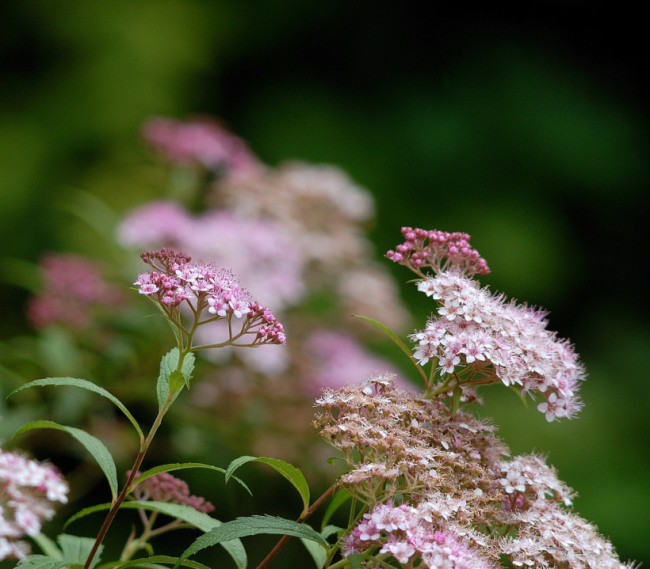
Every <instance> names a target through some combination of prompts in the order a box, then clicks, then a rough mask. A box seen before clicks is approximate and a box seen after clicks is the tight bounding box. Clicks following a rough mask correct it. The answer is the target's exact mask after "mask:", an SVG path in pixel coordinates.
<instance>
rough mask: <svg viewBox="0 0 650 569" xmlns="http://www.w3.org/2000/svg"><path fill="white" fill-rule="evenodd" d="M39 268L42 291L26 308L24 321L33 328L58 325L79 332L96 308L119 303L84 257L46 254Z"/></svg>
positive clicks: (95, 267) (94, 266) (92, 265)
mask: <svg viewBox="0 0 650 569" xmlns="http://www.w3.org/2000/svg"><path fill="white" fill-rule="evenodd" d="M40 269H41V274H42V279H43V286H42V292H41V293H40V294H39V296H37V297H34V298H32V299H31V300H30V302H29V305H28V307H27V315H28V318H29V319H30V320H31V322H32V324H33V325H34V326H36V327H37V328H42V327H44V326H48V325H51V324H59V325H61V326H65V327H67V328H70V329H72V330H83V329H85V328H88V327H89V326H90V324H91V323H92V321H93V315H94V314H96V312H97V311H98V310H99V309H101V308H107V307H114V306H116V305H117V304H119V303H120V302H121V300H122V298H121V294H120V293H119V291H118V290H117V289H116V288H114V287H113V286H111V285H110V284H108V283H107V282H106V281H105V280H104V279H103V278H102V275H101V271H100V269H99V267H98V266H97V265H96V264H95V263H93V262H92V261H90V260H89V259H86V258H84V257H80V256H77V255H72V254H60V253H50V254H48V255H46V256H45V257H44V258H43V259H42V260H41V262H40Z"/></svg>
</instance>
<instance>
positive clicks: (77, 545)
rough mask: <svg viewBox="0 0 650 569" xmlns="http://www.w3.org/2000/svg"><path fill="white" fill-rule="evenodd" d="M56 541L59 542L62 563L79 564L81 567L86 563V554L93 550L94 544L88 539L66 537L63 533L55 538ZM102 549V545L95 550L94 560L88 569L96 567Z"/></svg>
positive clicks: (72, 536) (93, 541)
mask: <svg viewBox="0 0 650 569" xmlns="http://www.w3.org/2000/svg"><path fill="white" fill-rule="evenodd" d="M57 541H58V542H59V546H60V547H61V552H62V553H63V559H64V561H67V562H68V563H79V564H80V565H82V566H83V565H84V563H85V562H86V559H87V558H88V554H89V553H90V551H91V549H92V548H93V545H94V544H95V540H94V539H91V538H90V537H79V536H76V535H68V534H65V533H62V534H61V535H60V536H59V537H58V538H57ZM103 549H104V547H103V546H102V545H100V546H99V548H98V549H97V553H96V554H95V558H94V559H93V561H92V563H91V564H90V569H92V568H93V567H95V565H97V563H98V562H99V558H100V556H101V554H102V550H103Z"/></svg>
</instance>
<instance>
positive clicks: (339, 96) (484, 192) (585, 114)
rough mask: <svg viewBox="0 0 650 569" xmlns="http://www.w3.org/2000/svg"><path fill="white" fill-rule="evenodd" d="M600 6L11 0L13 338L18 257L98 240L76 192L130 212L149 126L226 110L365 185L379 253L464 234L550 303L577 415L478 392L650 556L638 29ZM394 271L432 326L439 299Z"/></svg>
mask: <svg viewBox="0 0 650 569" xmlns="http://www.w3.org/2000/svg"><path fill="white" fill-rule="evenodd" d="M432 7H433V9H432V10H431V8H432ZM610 9H611V8H610ZM593 10H594V8H592V7H591V6H590V5H588V4H587V3H581V2H548V3H543V4H540V5H538V6H534V5H528V6H526V7H522V8H521V11H519V12H515V13H510V12H508V14H507V15H504V14H503V13H499V12H500V11H499V10H497V9H496V8H495V7H494V6H489V7H484V8H483V9H481V10H480V11H477V12H472V11H470V10H467V9H465V10H461V9H460V8H458V9H453V8H451V7H450V6H447V5H445V6H438V5H435V4H433V5H431V4H426V9H425V3H413V4H410V3H407V4H399V5H398V4H395V3H393V4H383V5H380V4H378V3H375V2H353V3H350V2H342V1H339V0H332V1H330V2H320V3H317V2H299V1H296V0H281V1H280V0H274V1H257V0H248V1H246V0H241V1H223V0H205V1H200V0H140V1H139V2H129V1H127V0H113V1H111V2H101V1H95V0H92V1H74V0H71V1H66V0H61V1H59V2H47V1H37V0H27V1H15V2H11V1H10V2H2V3H0V65H1V68H2V76H1V77H2V79H1V81H2V87H1V90H0V232H1V239H2V253H1V254H0V257H2V258H3V259H5V261H6V263H8V264H7V265H6V267H11V270H10V271H9V270H7V271H5V269H3V271H2V272H3V273H5V278H3V279H2V281H3V282H1V283H0V287H1V293H0V294H1V298H2V321H1V322H0V339H2V340H4V339H7V338H10V337H12V336H14V335H16V334H18V333H23V332H25V331H28V326H27V324H26V321H25V319H24V306H25V301H26V299H27V295H28V292H27V290H26V289H25V288H24V287H20V286H17V283H15V282H12V280H13V281H16V280H20V279H17V278H16V275H19V274H20V270H19V268H20V261H29V262H33V261H36V260H37V259H38V258H40V256H41V255H42V254H43V253H44V252H46V251H66V250H71V249H72V250H74V251H75V252H78V253H83V254H90V255H92V254H97V253H96V252H97V251H98V250H101V249H100V248H98V247H97V246H96V245H95V244H94V243H93V236H92V233H89V234H88V235H87V237H86V238H80V235H86V234H85V233H83V232H84V229H83V228H81V227H80V226H79V223H78V222H76V221H75V220H74V219H73V217H72V216H71V215H70V212H69V204H70V203H71V202H74V199H75V198H74V196H76V195H77V192H79V191H80V190H83V191H84V192H88V193H91V194H93V195H95V196H98V197H100V198H101V199H102V200H103V201H105V202H106V203H107V204H109V205H110V206H111V207H112V208H113V209H115V210H116V211H119V212H123V211H126V210H127V209H128V208H130V207H132V206H134V205H137V204H138V203H141V202H143V201H145V200H147V199H150V198H151V197H152V196H154V195H155V189H154V185H155V183H156V178H155V176H152V175H151V173H150V170H149V169H148V168H146V167H143V148H142V144H141V142H140V139H139V127H140V125H141V123H142V122H143V121H144V120H145V119H147V118H149V117H151V116H153V115H165V116H170V117H174V118H185V117H188V116H192V115H211V116H217V117H219V118H220V119H221V120H223V121H224V123H225V124H226V125H227V126H228V127H229V128H230V129H231V130H232V131H233V132H235V133H236V134H238V135H239V136H241V137H243V138H244V139H245V140H246V141H247V142H248V143H249V145H250V147H251V148H252V150H253V151H254V152H255V153H256V154H257V155H258V156H259V157H260V158H261V159H262V160H264V161H265V162H266V163H268V164H271V165H276V164H278V163H280V162H282V161H285V160H289V159H301V160H304V161H308V162H313V163H330V164H335V165H337V166H339V167H341V168H342V169H343V170H345V171H346V172H347V173H348V174H349V175H350V176H351V177H352V178H353V179H354V180H355V181H356V182H357V183H358V184H360V185H362V186H364V187H366V188H368V189H369V190H370V191H371V192H372V194H373V195H374V197H375V199H376V202H377V221H376V224H375V225H374V227H373V229H372V231H371V237H372V239H373V241H374V243H375V245H376V248H377V251H378V252H382V251H384V250H386V249H388V248H390V247H392V246H394V245H395V244H396V243H397V242H399V241H400V235H399V228H400V226H402V225H412V226H420V227H427V228H437V229H443V230H447V231H466V232H468V233H470V234H471V235H472V236H473V243H474V244H475V246H476V247H477V248H478V249H479V251H480V252H481V253H482V254H483V256H484V257H485V258H486V259H487V260H488V262H489V264H490V266H491V268H492V271H493V273H492V275H490V276H489V277H488V278H486V279H483V282H485V283H488V284H490V286H492V287H493V288H494V289H497V290H501V291H504V292H505V293H506V294H508V295H509V296H513V297H515V298H518V299H520V300H525V301H527V302H528V303H530V304H533V305H539V306H543V307H545V308H547V309H548V310H549V311H550V313H551V316H550V319H551V325H550V328H551V329H554V330H558V332H559V334H560V336H562V337H569V338H571V339H572V341H573V342H574V344H575V345H576V349H577V351H578V352H579V353H580V354H581V355H582V358H583V361H584V362H585V364H586V366H587V370H588V372H589V380H588V381H587V383H586V384H585V385H584V386H583V390H582V394H583V399H584V401H585V404H586V406H585V409H584V411H583V412H582V414H581V416H580V418H579V419H577V420H574V421H564V422H561V423H553V424H547V423H546V422H545V420H544V418H543V417H542V416H541V415H540V414H539V413H536V412H534V410H533V409H532V408H530V409H525V408H524V407H523V406H522V405H521V404H520V403H519V401H518V400H517V398H516V397H514V396H511V395H509V394H506V395H505V396H501V395H499V394H496V393H494V394H492V393H490V394H489V397H488V401H487V405H486V408H485V410H484V412H485V414H487V415H491V416H493V417H494V421H495V423H496V424H497V425H499V426H500V427H501V435H502V437H503V438H504V439H505V441H506V442H507V443H508V444H509V445H510V446H511V448H512V450H513V452H529V451H532V450H538V451H542V452H545V453H547V454H548V456H549V462H551V463H552V464H554V465H555V466H556V467H557V469H558V470H559V474H560V477H561V478H562V479H564V480H566V481H567V482H568V483H569V484H570V485H571V486H573V487H574V488H576V489H577V490H578V492H579V498H578V499H577V500H576V509H577V510H578V512H580V513H581V514H582V515H584V516H585V517H586V518H588V519H589V520H591V521H593V522H594V523H595V524H596V525H597V526H598V527H599V529H600V530H601V532H602V533H603V534H605V535H606V536H609V537H610V538H611V540H612V541H613V543H614V544H615V546H616V548H617V550H618V551H619V553H620V555H621V557H622V558H623V559H636V560H638V561H645V563H646V564H648V563H649V562H650V535H649V534H648V529H647V528H649V527H650V476H649V473H650V468H649V467H650V453H649V450H650V434H649V433H650V429H649V426H650V422H649V420H648V414H649V409H650V378H649V374H648V362H647V360H646V359H645V358H646V357H648V356H649V355H650V332H649V330H650V327H649V326H648V316H649V314H648V312H649V311H648V303H647V302H646V299H647V286H646V283H647V278H648V262H647V258H646V254H645V247H646V244H647V242H648V241H647V223H648V205H649V200H648V189H649V188H648V186H649V183H650V168H649V166H648V160H647V157H648V151H649V140H648V132H649V129H648V111H649V109H650V107H649V105H648V87H647V84H646V79H647V74H646V71H647V69H646V67H645V63H646V60H645V56H644V55H642V54H643V53H644V43H643V42H644V39H643V37H644V33H645V31H644V30H643V29H642V24H641V18H640V15H638V14H637V15H636V17H635V15H634V14H630V13H629V12H627V11H626V12H624V11H623V10H621V13H620V14H617V13H611V12H602V13H593ZM431 12H432V13H431ZM391 271H394V274H395V275H396V277H397V278H398V279H399V280H400V281H405V280H407V279H408V277H409V275H407V274H405V272H404V271H403V270H400V268H399V267H391ZM23 284H24V283H23ZM403 290H404V299H405V300H406V302H407V303H408V304H409V306H410V307H411V308H412V311H413V314H414V315H415V318H416V320H417V323H416V325H417V326H421V325H422V324H423V322H424V320H425V318H426V316H427V315H428V311H429V310H430V307H429V305H427V303H426V302H424V301H423V300H422V299H420V298H418V295H417V294H416V293H415V292H414V291H412V290H411V289H410V288H409V287H404V289H403Z"/></svg>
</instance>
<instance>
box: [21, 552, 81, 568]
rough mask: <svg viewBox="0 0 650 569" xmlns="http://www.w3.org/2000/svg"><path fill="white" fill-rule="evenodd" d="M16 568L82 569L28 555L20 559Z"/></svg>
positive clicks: (58, 561) (50, 559) (48, 558)
mask: <svg viewBox="0 0 650 569" xmlns="http://www.w3.org/2000/svg"><path fill="white" fill-rule="evenodd" d="M16 567H20V569H82V568H83V565H80V564H78V563H70V562H68V561H61V560H59V559H52V558H51V557H48V556H46V555H30V556H29V557H26V558H25V559H22V560H21V561H20V562H19V563H18V565H16Z"/></svg>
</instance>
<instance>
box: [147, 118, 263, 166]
mask: <svg viewBox="0 0 650 569" xmlns="http://www.w3.org/2000/svg"><path fill="white" fill-rule="evenodd" d="M142 133H143V137H144V139H145V141H146V142H147V144H149V145H150V146H151V147H152V148H154V149H155V150H156V151H157V152H159V153H160V154H162V155H163V156H164V157H165V158H167V160H169V161H170V162H173V163H176V164H180V165H192V164H198V165H201V166H203V167H205V168H207V169H209V170H217V169H226V170H227V171H234V172H246V171H249V170H251V169H254V168H256V167H257V165H258V161H257V159H256V158H255V157H254V156H253V154H252V153H251V151H250V150H249V148H248V147H247V146H246V143H245V142H244V141H243V140H241V139H240V138H239V137H237V136H235V135H233V134H232V133H230V132H228V131H227V130H226V129H225V128H223V127H222V126H221V125H220V124H219V123H218V122H217V121H215V120H214V119H208V118H197V119H194V120H190V121H187V122H183V121H176V120H172V119H167V118H163V117H155V118H152V119H150V120H149V121H147V122H146V123H145V124H144V126H143V128H142Z"/></svg>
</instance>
